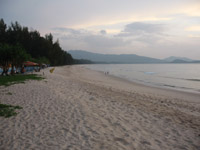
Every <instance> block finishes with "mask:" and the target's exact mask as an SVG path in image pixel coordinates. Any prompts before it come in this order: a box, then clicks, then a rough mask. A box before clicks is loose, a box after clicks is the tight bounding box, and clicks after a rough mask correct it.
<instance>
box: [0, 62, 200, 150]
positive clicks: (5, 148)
mask: <svg viewBox="0 0 200 150" xmlns="http://www.w3.org/2000/svg"><path fill="white" fill-rule="evenodd" d="M42 71H43V70H42ZM41 74H42V72H41ZM44 76H45V78H46V79H45V80H42V81H27V82H26V83H25V84H15V85H12V86H9V87H2V86H1V87H0V96H1V99H0V102H1V103H4V104H12V105H19V106H22V107H23V109H22V110H18V112H19V114H18V115H17V116H15V117H10V118H2V117H0V149H1V150H15V149H16V150H18V149H20V150H27V149H41V150H46V149H48V150H68V149H69V150H75V149H76V150H100V149H101V150H102V149H106V150H123V149H126V150H134V149H135V150H161V149H163V150H172V149H173V150H198V149H199V148H200V100H199V95H198V94H192V93H184V92H178V91H172V90H164V89H159V88H153V87H147V86H144V85H140V84H136V83H131V82H129V81H125V80H122V79H119V78H116V77H112V76H109V75H105V74H103V73H101V72H95V71H91V70H88V69H85V68H84V67H82V66H64V67H56V68H55V70H54V72H53V73H50V72H49V69H45V70H44ZM7 93H12V94H7Z"/></svg>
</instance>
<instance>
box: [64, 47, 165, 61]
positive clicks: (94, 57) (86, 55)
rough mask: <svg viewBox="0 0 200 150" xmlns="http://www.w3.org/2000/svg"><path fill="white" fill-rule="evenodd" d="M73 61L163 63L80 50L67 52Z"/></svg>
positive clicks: (144, 58) (151, 59) (122, 55)
mask: <svg viewBox="0 0 200 150" xmlns="http://www.w3.org/2000/svg"><path fill="white" fill-rule="evenodd" d="M68 53H70V54H71V55H72V57H73V58H75V59H87V60H91V61H93V62H96V63H124V64H127V63H163V62H164V61H163V60H160V59H155V58H150V57H144V56H138V55H135V54H120V55H116V54H98V53H91V52H87V51H82V50H73V51H68Z"/></svg>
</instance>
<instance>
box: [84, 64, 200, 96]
mask: <svg viewBox="0 0 200 150" xmlns="http://www.w3.org/2000/svg"><path fill="white" fill-rule="evenodd" d="M84 66H85V67H86V68H89V69H91V70H96V71H102V72H109V74H110V75H114V76H117V77H120V78H123V79H127V80H129V81H133V82H137V83H141V84H145V85H150V86H156V87H162V88H170V89H176V90H181V91H188V92H195V93H200V64H94V65H84Z"/></svg>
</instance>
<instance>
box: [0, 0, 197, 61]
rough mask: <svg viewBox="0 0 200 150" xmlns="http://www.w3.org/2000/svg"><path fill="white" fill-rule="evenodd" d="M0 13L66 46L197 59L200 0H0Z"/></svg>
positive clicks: (90, 50)
mask: <svg viewBox="0 0 200 150" xmlns="http://www.w3.org/2000/svg"><path fill="white" fill-rule="evenodd" d="M0 18H3V19H4V21H5V22H6V23H7V24H10V23H11V22H15V21H18V22H19V23H20V24H21V25H22V26H27V27H29V29H30V30H37V31H39V32H40V33H41V35H42V36H44V35H45V34H48V33H52V34H53V37H54V40H55V41H56V40H57V39H58V40H59V43H60V45H61V47H62V48H63V49H64V50H66V51H68V50H86V51H89V52H95V53H104V54H137V55H141V56H148V57H153V58H166V57H169V56H181V57H188V58H192V59H199V60H200V0H0Z"/></svg>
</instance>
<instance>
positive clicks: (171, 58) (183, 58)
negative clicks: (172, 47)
mask: <svg viewBox="0 0 200 150" xmlns="http://www.w3.org/2000/svg"><path fill="white" fill-rule="evenodd" d="M163 60H164V61H166V62H174V61H176V60H180V61H181V60H182V61H183V62H192V61H194V60H192V59H190V58H186V57H175V56H170V57H167V58H165V59H163Z"/></svg>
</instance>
